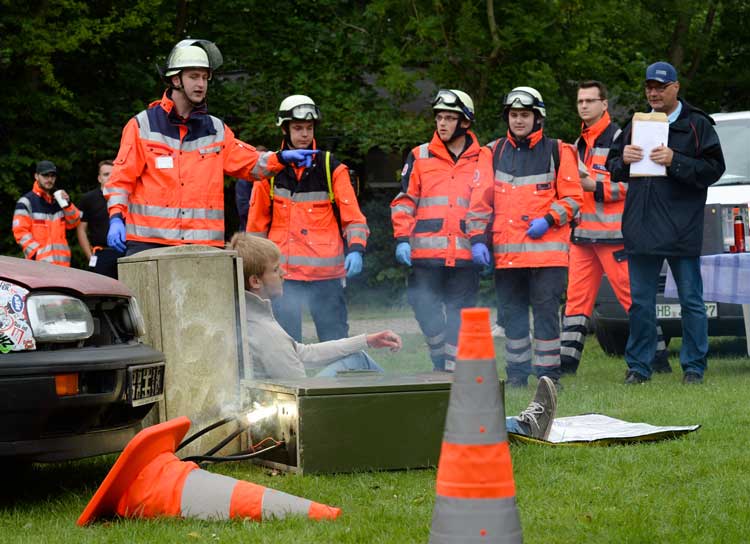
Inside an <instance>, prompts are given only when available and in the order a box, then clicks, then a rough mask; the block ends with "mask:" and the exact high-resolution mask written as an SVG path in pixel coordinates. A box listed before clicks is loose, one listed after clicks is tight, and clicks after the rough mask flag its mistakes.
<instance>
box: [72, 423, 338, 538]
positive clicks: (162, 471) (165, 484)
mask: <svg viewBox="0 0 750 544" xmlns="http://www.w3.org/2000/svg"><path fill="white" fill-rule="evenodd" d="M188 428H190V420H189V419H188V418H186V417H178V418H175V419H172V420H169V421H167V422H165V423H161V424H159V425H154V426H153V427H148V428H147V429H144V430H142V431H141V432H140V433H138V434H137V435H136V436H135V437H134V438H133V440H131V441H130V442H129V443H128V445H127V446H126V447H125V449H124V450H123V452H122V455H120V457H119V458H118V459H117V461H116V462H115V464H114V466H113V467H112V469H111V470H110V471H109V474H107V477H106V478H105V479H104V482H102V485H101V486H99V489H97V491H96V493H95V494H94V496H93V497H92V498H91V501H89V504H88V505H87V506H86V509H85V510H84V511H83V513H82V514H81V516H80V517H79V518H78V522H77V523H78V525H86V524H88V523H90V522H92V521H94V520H95V519H97V518H100V517H111V516H113V515H115V514H116V515H119V516H121V517H126V518H156V517H183V518H196V519H219V520H226V519H233V518H247V519H252V520H256V521H261V520H264V519H269V518H284V517H286V516H287V515H294V514H297V515H306V516H308V517H309V518H311V519H335V518H337V517H338V516H339V514H341V509H339V508H333V507H331V506H326V505H324V504H320V503H316V502H312V501H310V500H307V499H302V498H300V497H295V496H294V495H289V494H287V493H283V492H281V491H275V490H273V489H269V488H267V487H263V486H260V485H257V484H253V483H250V482H245V481H242V480H235V479H234V478H230V477H228V476H222V475H220V474H213V473H211V472H207V471H205V470H201V469H200V468H198V465H196V464H195V463H192V462H186V461H181V460H180V459H178V458H177V456H175V454H174V452H175V450H176V449H177V446H178V445H179V443H180V441H181V440H182V438H183V437H184V436H185V433H187V431H188Z"/></svg>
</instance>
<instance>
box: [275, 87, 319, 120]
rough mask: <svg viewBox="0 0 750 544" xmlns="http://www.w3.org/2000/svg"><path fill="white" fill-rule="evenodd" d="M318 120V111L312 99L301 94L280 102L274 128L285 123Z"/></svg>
mask: <svg viewBox="0 0 750 544" xmlns="http://www.w3.org/2000/svg"><path fill="white" fill-rule="evenodd" d="M319 120H320V110H319V109H318V106H316V105H315V102H314V101H313V99H312V98H310V97H309V96H305V95H303V94H293V95H292V96H287V97H286V98H285V99H284V100H282V101H281V104H280V105H279V113H278V117H277V118H276V126H279V127H280V126H281V125H282V124H283V123H284V122H285V121H319Z"/></svg>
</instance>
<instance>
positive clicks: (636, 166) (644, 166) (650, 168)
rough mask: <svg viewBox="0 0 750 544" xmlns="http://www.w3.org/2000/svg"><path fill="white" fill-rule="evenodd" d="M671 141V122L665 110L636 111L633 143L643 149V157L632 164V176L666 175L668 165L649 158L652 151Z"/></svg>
mask: <svg viewBox="0 0 750 544" xmlns="http://www.w3.org/2000/svg"><path fill="white" fill-rule="evenodd" d="M668 141H669V122H668V120H667V115H666V114H665V113H663V112H652V113H636V114H635V115H633V134H632V137H631V143H632V144H633V145H637V146H638V147H640V148H641V149H642V150H643V158H642V159H641V160H640V161H638V162H634V163H632V164H631V165H630V176H631V177H643V176H666V175H667V167H666V166H664V165H663V164H656V163H655V162H654V161H652V160H651V159H649V155H651V151H653V150H654V148H657V147H659V146H660V145H667V144H668Z"/></svg>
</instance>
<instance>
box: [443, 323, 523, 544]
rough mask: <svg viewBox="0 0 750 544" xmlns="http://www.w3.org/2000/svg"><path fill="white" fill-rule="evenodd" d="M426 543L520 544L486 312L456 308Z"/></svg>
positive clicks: (519, 523)
mask: <svg viewBox="0 0 750 544" xmlns="http://www.w3.org/2000/svg"><path fill="white" fill-rule="evenodd" d="M435 491H436V497H435V509H434V510H433V514H432V529H431V530H430V542H431V543H432V544H457V543H464V542H466V543H468V542H482V543H490V542H493V543H496V542H502V543H509V544H510V543H517V542H521V522H520V520H519V517H518V509H517V507H516V498H515V495H516V487H515V484H514V482H513V466H512V465H511V460H510V449H509V447H508V435H507V432H506V429H505V409H504V408H503V403H502V399H501V397H500V388H499V387H498V376H497V368H496V366H495V347H494V344H493V342H492V333H491V331H490V312H489V310H488V309H487V308H465V309H463V310H461V328H460V330H459V334H458V354H457V356H456V370H455V373H454V374H453V386H452V387H451V394H450V402H449V404H448V413H447V415H446V421H445V431H444V434H443V445H442V448H441V450H440V460H439V462H438V471H437V483H436V486H435Z"/></svg>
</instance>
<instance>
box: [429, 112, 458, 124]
mask: <svg viewBox="0 0 750 544" xmlns="http://www.w3.org/2000/svg"><path fill="white" fill-rule="evenodd" d="M459 119H460V117H459V116H458V115H445V114H443V113H438V114H437V115H436V116H435V121H437V122H438V123H441V122H446V123H457V122H458V120H459Z"/></svg>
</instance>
